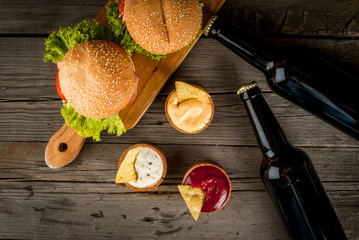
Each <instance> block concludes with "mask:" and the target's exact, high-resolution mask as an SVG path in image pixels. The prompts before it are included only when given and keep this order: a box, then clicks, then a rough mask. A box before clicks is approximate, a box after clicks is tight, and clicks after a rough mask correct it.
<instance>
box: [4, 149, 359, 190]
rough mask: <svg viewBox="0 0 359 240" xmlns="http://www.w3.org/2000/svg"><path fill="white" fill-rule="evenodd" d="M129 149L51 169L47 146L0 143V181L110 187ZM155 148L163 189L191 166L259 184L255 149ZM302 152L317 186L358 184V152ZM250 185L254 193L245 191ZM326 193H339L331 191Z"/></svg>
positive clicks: (87, 155) (86, 155)
mask: <svg viewBox="0 0 359 240" xmlns="http://www.w3.org/2000/svg"><path fill="white" fill-rule="evenodd" d="M136 143H137V142H136ZM151 143H154V142H151ZM129 146H131V144H97V143H96V144H91V143H88V144H85V146H84V147H83V149H82V151H81V152H80V155H79V156H78V157H77V159H76V160H75V161H74V162H73V163H71V165H69V166H67V167H64V168H62V169H58V170H51V169H49V168H48V167H47V166H46V164H45V162H44V150H45V147H46V143H33V142H28V143H27V142H11V143H7V142H0V156H1V158H0V180H1V181H6V180H9V181H65V182H66V181H73V182H98V183H111V182H114V178H115V176H116V172H117V170H116V169H117V164H118V159H119V158H120V155H121V154H122V153H123V152H124V150H125V149H126V148H128V147H129ZM157 146H158V147H159V148H160V149H161V150H162V151H163V152H164V154H165V156H166V158H167V161H168V171H167V176H166V179H165V182H164V183H165V184H173V183H176V184H178V183H180V180H181V179H182V178H183V176H184V174H185V172H186V171H187V170H188V169H189V168H190V167H191V166H192V165H193V164H195V163H198V162H204V161H212V162H215V163H217V164H219V165H221V166H222V167H223V169H224V170H225V171H226V172H227V174H228V175H229V177H230V178H231V179H233V181H235V182H237V183H239V186H240V184H241V183H248V184H252V183H260V180H259V166H260V163H261V161H262V155H261V152H260V150H259V148H258V147H240V146H206V145H161V144H158V145H157ZM302 149H303V150H304V151H305V152H307V153H308V155H309V156H310V157H311V159H312V161H313V164H314V166H315V167H316V170H317V172H318V174H319V176H320V178H321V180H322V181H324V182H355V181H356V182H359V176H358V174H357V172H358V171H359V148H307V147H305V148H302ZM338 184H339V183H338ZM251 186H252V187H254V188H252V189H250V187H251ZM255 186H256V184H252V185H247V186H246V187H245V188H240V189H238V190H246V189H247V190H258V187H255ZM358 187H359V185H358V184H357V188H358ZM260 189H262V188H260ZM331 190H340V188H339V187H338V188H335V187H334V186H332V188H331ZM342 190H344V189H342ZM346 190H348V191H349V190H352V189H351V188H350V189H346ZM357 190H359V189H357Z"/></svg>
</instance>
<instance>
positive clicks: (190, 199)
mask: <svg viewBox="0 0 359 240" xmlns="http://www.w3.org/2000/svg"><path fill="white" fill-rule="evenodd" d="M178 190H179V191H180V193H181V195H182V197H183V199H184V201H185V202H186V204H187V207H188V208H189V211H190V212H191V214H192V217H193V218H194V220H196V221H197V219H198V217H199V214H200V213H201V209H202V206H203V203H204V199H205V197H206V193H205V192H204V191H202V189H200V188H195V187H192V186H189V185H178Z"/></svg>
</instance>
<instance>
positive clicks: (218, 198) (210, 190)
mask: <svg viewBox="0 0 359 240" xmlns="http://www.w3.org/2000/svg"><path fill="white" fill-rule="evenodd" d="M183 184H184V185H191V186H192V187H197V188H201V189H202V190H203V191H204V192H205V193H206V199H205V200H204V204H203V206H202V209H201V212H203V213H210V212H214V211H216V210H218V209H219V208H221V206H222V205H223V204H224V203H225V202H226V200H227V199H228V197H229V194H230V183H229V179H228V177H227V176H226V175H225V174H224V173H223V172H222V171H221V170H220V169H218V168H217V167H214V166H211V165H205V166H199V167H197V168H195V169H194V170H193V171H192V172H191V173H190V174H189V175H188V176H187V178H186V180H185V181H184V182H183Z"/></svg>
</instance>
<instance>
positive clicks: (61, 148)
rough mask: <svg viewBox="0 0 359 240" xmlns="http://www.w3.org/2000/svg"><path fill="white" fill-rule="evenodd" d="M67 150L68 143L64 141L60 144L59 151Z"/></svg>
mask: <svg viewBox="0 0 359 240" xmlns="http://www.w3.org/2000/svg"><path fill="white" fill-rule="evenodd" d="M66 150H67V144H66V143H64V142H62V143H60V145H59V151H60V152H65V151H66Z"/></svg>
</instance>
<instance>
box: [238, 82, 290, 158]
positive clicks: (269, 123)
mask: <svg viewBox="0 0 359 240" xmlns="http://www.w3.org/2000/svg"><path fill="white" fill-rule="evenodd" d="M240 96H241V99H242V101H243V102H244V106H245V108H246V110H247V113H248V116H249V119H250V121H251V124H252V126H253V129H254V132H255V135H256V138H257V141H258V144H259V146H260V148H261V150H262V153H263V154H264V156H265V157H266V158H273V157H274V156H275V155H277V154H278V152H279V151H281V150H284V149H286V148H288V147H289V146H290V144H289V143H288V141H287V139H286V137H285V135H284V133H283V130H282V128H281V127H280V125H279V123H278V121H277V119H276V118H275V116H274V115H273V113H272V111H271V110H270V108H269V106H268V104H267V102H266V101H265V100H264V98H263V96H262V94H261V91H260V89H259V88H258V87H253V88H251V89H249V90H247V91H244V92H242V93H240Z"/></svg>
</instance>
